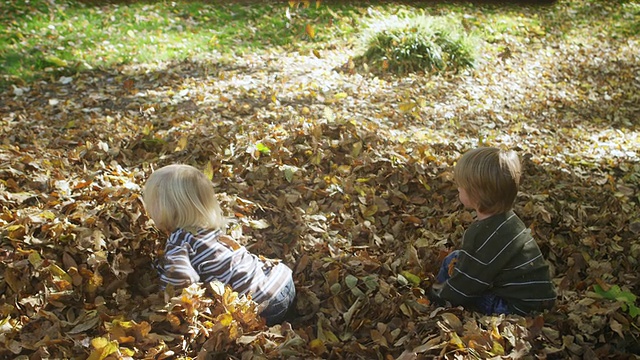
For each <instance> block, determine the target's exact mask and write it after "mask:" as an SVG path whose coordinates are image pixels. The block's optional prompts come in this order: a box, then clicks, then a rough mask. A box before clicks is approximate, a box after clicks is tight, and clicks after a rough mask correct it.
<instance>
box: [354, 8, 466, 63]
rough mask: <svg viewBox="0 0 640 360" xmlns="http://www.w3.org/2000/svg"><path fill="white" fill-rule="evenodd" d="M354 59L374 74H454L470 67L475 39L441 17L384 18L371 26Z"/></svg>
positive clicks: (456, 24) (449, 20)
mask: <svg viewBox="0 0 640 360" xmlns="http://www.w3.org/2000/svg"><path fill="white" fill-rule="evenodd" d="M365 43H366V45H365V46H366V50H365V51H364V54H363V55H361V56H359V57H357V58H356V60H357V61H358V62H362V63H363V64H367V66H368V67H369V68H371V69H372V70H373V71H374V72H393V73H397V74H405V73H410V72H420V71H424V72H426V73H442V72H445V71H451V72H458V71H460V70H462V69H465V68H471V67H473V66H474V64H475V61H476V59H477V43H478V39H477V38H476V37H475V36H473V35H470V34H467V33H466V32H465V31H464V29H463V28H462V26H461V25H459V24H458V23H456V22H454V21H453V20H451V19H448V18H444V17H432V16H425V15H421V16H416V17H411V18H406V19H398V18H388V19H385V20H382V21H379V22H375V23H372V24H371V32H370V34H368V35H367V37H366V40H365Z"/></svg>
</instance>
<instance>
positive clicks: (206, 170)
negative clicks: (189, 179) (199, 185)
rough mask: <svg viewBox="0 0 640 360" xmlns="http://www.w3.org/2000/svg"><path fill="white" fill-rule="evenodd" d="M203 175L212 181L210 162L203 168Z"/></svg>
mask: <svg viewBox="0 0 640 360" xmlns="http://www.w3.org/2000/svg"><path fill="white" fill-rule="evenodd" d="M203 172H204V175H205V176H206V177H207V179H209V180H212V179H213V165H212V164H211V160H209V161H208V162H207V165H205V166H204V171H203Z"/></svg>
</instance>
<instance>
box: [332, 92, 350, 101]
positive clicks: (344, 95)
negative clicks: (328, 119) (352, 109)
mask: <svg viewBox="0 0 640 360" xmlns="http://www.w3.org/2000/svg"><path fill="white" fill-rule="evenodd" d="M347 96H349V94H347V93H345V92H341V93H337V94H335V95H334V96H333V97H334V98H335V99H337V100H341V99H345V98H346V97H347Z"/></svg>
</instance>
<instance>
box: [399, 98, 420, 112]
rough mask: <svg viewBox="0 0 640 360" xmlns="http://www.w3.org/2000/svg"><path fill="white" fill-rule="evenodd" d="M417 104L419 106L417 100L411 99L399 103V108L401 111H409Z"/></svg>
mask: <svg viewBox="0 0 640 360" xmlns="http://www.w3.org/2000/svg"><path fill="white" fill-rule="evenodd" d="M416 106H417V104H416V103H415V102H412V101H410V102H404V103H402V104H400V105H398V109H399V110H400V111H401V112H403V113H406V112H409V111H411V110H413V109H414V108H415V107H416Z"/></svg>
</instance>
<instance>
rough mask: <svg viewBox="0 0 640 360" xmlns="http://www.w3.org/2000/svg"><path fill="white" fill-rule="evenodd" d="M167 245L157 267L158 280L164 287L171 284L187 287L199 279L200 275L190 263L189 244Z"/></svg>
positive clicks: (176, 286)
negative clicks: (161, 260) (160, 262)
mask: <svg viewBox="0 0 640 360" xmlns="http://www.w3.org/2000/svg"><path fill="white" fill-rule="evenodd" d="M181 245H182V246H172V245H168V246H167V249H166V252H165V255H164V259H163V262H162V264H161V265H160V267H159V270H158V271H159V272H160V281H161V282H162V285H163V286H162V287H163V288H165V287H166V286H167V285H169V284H171V285H173V286H174V287H175V288H183V287H187V286H189V285H191V284H193V283H196V282H198V281H199V280H200V275H198V272H197V271H196V270H195V269H194V268H193V266H192V265H191V260H190V257H189V253H190V252H191V247H190V246H189V244H181Z"/></svg>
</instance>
